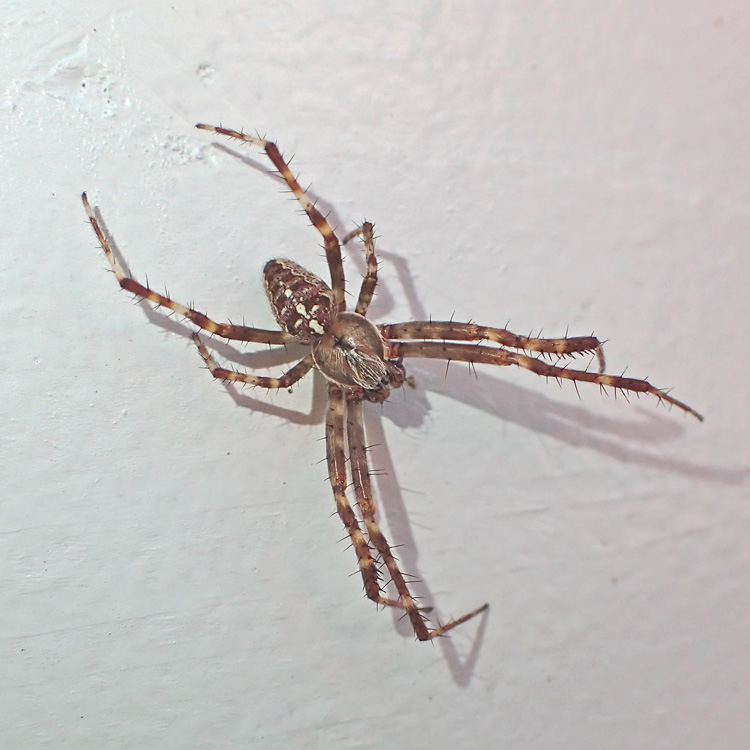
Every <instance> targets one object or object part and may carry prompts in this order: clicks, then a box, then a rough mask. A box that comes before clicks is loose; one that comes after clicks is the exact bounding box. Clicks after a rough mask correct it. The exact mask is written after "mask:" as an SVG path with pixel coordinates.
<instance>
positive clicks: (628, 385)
mask: <svg viewBox="0 0 750 750" xmlns="http://www.w3.org/2000/svg"><path fill="white" fill-rule="evenodd" d="M388 348H389V356H391V357H393V358H398V357H427V358H431V359H448V360H457V361H461V362H472V363H474V364H476V363H481V364H488V365H499V366H501V367H504V366H508V365H516V366H518V367H522V368H523V369H525V370H531V372H535V373H536V374H537V375H541V376H542V377H545V378H556V379H561V380H572V381H574V382H585V383H596V384H597V385H599V386H602V387H605V386H608V387H610V388H613V389H614V390H615V391H617V390H620V391H632V392H634V393H650V394H651V395H653V396H656V398H658V399H659V400H660V401H666V402H667V403H669V404H673V405H674V406H676V407H678V408H679V409H682V410H683V411H685V412H687V413H688V414H692V415H693V416H694V417H696V418H697V419H699V420H700V421H701V422H702V421H703V417H702V416H701V415H700V414H699V413H698V412H697V411H695V410H694V409H692V408H691V407H689V406H688V405H687V404H685V403H683V402H682V401H678V400H677V399H676V398H672V396H670V395H669V394H668V393H666V392H665V391H662V390H660V389H659V388H655V387H654V386H653V385H651V383H649V382H648V381H646V380H638V379H637V378H626V377H624V376H622V375H602V374H600V373H595V372H588V371H587V370H572V369H569V368H567V367H558V366H556V365H551V364H549V363H547V362H543V361H542V360H540V359H536V358H534V357H529V356H527V355H525V354H519V353H518V352H510V351H508V350H507V349H500V348H496V347H493V346H484V345H481V344H476V345H470V344H454V343H451V342H440V341H391V342H389V344H388Z"/></svg>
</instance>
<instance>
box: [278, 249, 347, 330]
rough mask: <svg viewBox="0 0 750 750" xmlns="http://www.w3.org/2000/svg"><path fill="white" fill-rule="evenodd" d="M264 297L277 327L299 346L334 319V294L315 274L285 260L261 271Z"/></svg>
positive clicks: (325, 328) (328, 325) (279, 259)
mask: <svg viewBox="0 0 750 750" xmlns="http://www.w3.org/2000/svg"><path fill="white" fill-rule="evenodd" d="M263 280H264V282H265V287H266V294H268V300H269V302H270V303H271V308H272V309H273V314H274V315H275V317H276V320H277V322H278V324H279V325H280V326H281V328H282V329H283V330H284V331H286V332H287V333H289V334H291V335H292V336H294V337H295V338H296V339H297V340H298V341H300V342H302V343H309V342H310V341H312V340H313V339H314V338H315V337H317V336H322V335H323V334H324V333H325V332H326V331H327V330H328V329H329V327H330V325H331V322H332V320H333V318H334V317H335V316H336V311H337V306H336V300H335V298H334V294H333V291H332V290H331V288H330V287H329V286H328V285H327V284H326V283H325V281H323V279H320V278H318V277H317V276H316V275H315V274H314V273H310V271H308V270H307V269H305V268H302V266H300V265H298V264H297V263H295V262H294V261H291V260H287V259H286V258H275V259H274V260H269V261H268V263H266V265H265V268H264V269H263Z"/></svg>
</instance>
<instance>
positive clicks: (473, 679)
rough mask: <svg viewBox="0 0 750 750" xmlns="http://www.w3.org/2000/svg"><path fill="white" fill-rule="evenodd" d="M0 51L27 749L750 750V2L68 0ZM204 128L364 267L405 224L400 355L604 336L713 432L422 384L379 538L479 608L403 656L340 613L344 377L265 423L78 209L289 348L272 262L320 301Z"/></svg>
mask: <svg viewBox="0 0 750 750" xmlns="http://www.w3.org/2000/svg"><path fill="white" fill-rule="evenodd" d="M3 24H4V28H5V38H4V41H3V52H2V58H1V59H0V65H2V75H1V76H0V82H1V83H2V87H3V92H2V100H1V102H2V103H1V104H0V107H1V109H0V113H1V115H0V117H1V119H0V124H1V126H2V130H1V132H2V147H1V149H0V169H1V171H2V181H1V182H0V190H1V191H2V196H1V198H2V200H0V211H2V213H3V217H2V221H1V222H0V247H1V250H0V278H1V279H2V290H3V292H2V295H0V313H1V314H2V324H3V329H2V330H3V334H2V342H3V344H2V355H1V361H2V372H1V373H0V376H1V377H2V382H1V383H0V388H1V392H2V401H0V430H2V435H1V436H0V440H1V442H0V445H1V448H0V451H1V452H0V474H1V475H2V477H3V482H2V484H3V485H4V491H3V493H2V494H3V497H2V503H1V504H0V522H1V524H2V533H0V569H1V570H2V574H0V646H1V647H2V657H1V658H2V664H3V666H2V673H3V676H2V683H3V688H2V690H1V691H0V745H1V746H2V747H7V748H11V747H13V748H47V747H50V748H52V747H54V748H61V747H70V748H101V747H107V748H130V747H159V748H192V747H195V748H209V747H211V748H213V747H216V748H235V747H263V748H276V747H285V748H289V747H294V748H297V747H305V748H307V747H310V748H317V747H347V748H348V747H363V748H369V747H372V748H375V747H377V748H381V747H394V748H399V747H403V748H427V747H431V748H439V747H476V748H491V747H503V748H524V749H525V748H566V749H568V748H597V749H598V750H600V749H602V748H655V747H664V748H681V749H685V748H725V749H732V748H745V747H746V746H747V744H746V743H747V736H748V732H749V731H750V722H749V721H748V712H747V706H748V698H749V697H750V696H749V695H748V693H749V689H748V685H749V684H750V656H749V655H748V653H749V652H748V627H749V626H750V606H749V605H750V593H749V592H748V580H750V545H749V544H748V537H749V536H750V510H749V509H748V502H747V500H748V492H747V489H748V468H749V467H750V451H749V450H748V434H749V431H748V419H747V416H748V410H749V408H750V388H749V387H748V377H747V370H748V366H749V365H750V360H749V358H748V355H747V350H746V349H745V348H744V344H745V339H746V338H747V336H746V334H747V325H748V313H749V312H750V310H749V305H748V295H747V274H748V266H749V263H748V257H749V256H748V241H749V240H750V211H749V209H748V206H749V205H750V194H749V193H750V173H749V167H748V164H749V162H748V146H747V143H748V118H749V117H750V104H749V103H748V102H749V101H750V100H749V99H748V96H747V92H748V87H749V86H750V57H748V53H747V49H748V47H747V39H748V32H749V31H750V29H749V28H748V27H749V25H750V8H748V5H747V3H745V2H742V1H741V0H727V1H726V2H709V1H708V0H703V1H701V0H679V1H678V0H666V1H664V2H660V3H652V2H646V1H645V0H631V1H630V2H608V3H602V2H599V1H594V0H589V1H588V2H587V1H586V0H571V1H570V2H564V3H563V2H536V1H533V2H528V1H527V0H523V1H521V0H516V1H513V0H508V1H504V2H484V3H481V2H463V3H459V2H453V3H451V2H425V1H417V2H410V3H396V2H381V3H363V2H336V3H313V2H307V1H304V0H299V1H298V2H295V3H267V2H257V0H244V1H241V2H240V1H238V0H226V2H223V3H207V2H204V1H201V2H196V1H193V0H187V1H186V2H182V3H165V2H164V3H158V4H155V3H152V2H144V0H130V1H129V2H122V1H118V0H101V1H100V2H98V3H95V4H92V3H77V2H74V0H58V1H57V2H56V3H54V4H50V3H40V2H26V3H13V4H6V7H5V8H4V10H3ZM198 121H206V122H213V123H218V122H222V123H224V124H226V125H228V126H233V127H237V128H240V127H244V128H246V129H248V130H254V129H258V130H259V131H261V132H262V133H265V134H267V135H268V136H269V137H272V138H274V139H276V140H277V141H278V142H279V144H280V145H281V146H282V148H284V149H285V150H286V152H287V153H292V152H294V153H296V159H295V162H294V166H295V169H296V170H297V171H299V172H300V173H301V179H302V180H303V181H304V182H309V181H312V182H313V192H314V193H315V195H317V196H319V197H320V198H321V201H322V204H323V205H324V206H325V207H327V208H330V209H331V211H332V220H333V221H336V222H338V223H340V225H341V227H342V231H347V230H349V229H351V228H352V227H353V226H355V224H356V223H357V222H359V221H361V220H362V219H363V218H365V217H366V218H368V219H370V220H373V221H375V222H376V223H377V230H378V233H379V235H380V240H379V249H380V254H381V258H382V260H383V264H382V267H381V273H382V286H381V288H380V293H379V296H378V298H377V300H376V303H375V305H374V307H373V313H374V316H375V318H376V319H378V320H380V321H395V320H402V319H409V318H412V317H414V316H432V317H434V318H442V317H447V316H450V315H451V314H454V315H455V317H456V319H464V320H465V319H474V320H478V321H480V322H483V323H486V324H495V325H504V324H505V323H506V322H507V321H510V325H511V327H514V328H516V329H518V330H519V331H520V332H522V333H527V332H528V331H530V330H534V331H535V332H536V331H538V329H540V328H543V329H544V332H545V333H546V334H548V335H561V334H562V333H564V331H565V330H566V328H567V327H568V326H569V328H570V331H571V333H582V334H588V333H590V332H591V331H592V330H595V331H596V333H597V334H598V335H600V336H601V337H602V338H604V339H607V340H608V343H607V356H608V362H609V367H610V370H611V371H612V372H614V373H620V372H622V371H623V370H624V369H625V368H626V367H627V368H628V369H627V372H628V374H629V375H633V376H649V377H651V378H652V380H653V381H654V382H655V383H656V384H657V385H659V386H673V387H674V389H675V390H674V393H675V395H677V396H678V397H679V398H684V399H685V400H686V401H688V402H689V403H690V404H692V405H694V406H695V407H696V408H698V409H699V410H701V411H702V412H704V413H705V415H706V422H705V423H704V424H699V423H698V422H697V421H695V420H693V419H691V418H689V417H685V416H684V415H683V414H681V413H678V412H677V411H676V410H672V411H671V412H667V411H666V410H664V409H662V408H659V407H658V406H657V404H656V403H655V400H653V399H648V398H642V399H640V400H636V399H633V400H632V403H630V404H628V403H626V402H625V401H624V400H622V399H620V398H618V399H617V400H615V399H613V398H611V397H610V398H606V397H603V396H600V394H599V393H598V391H597V389H596V388H581V398H580V400H578V398H577V396H576V393H575V390H574V389H573V388H572V387H570V386H564V387H563V388H562V389H560V388H558V387H557V386H556V385H555V384H554V383H550V384H545V382H544V381H542V380H539V379H538V378H536V377H535V376H533V375H531V374H529V373H524V372H506V371H488V369H486V368H485V369H484V370H482V371H480V372H479V373H478V377H477V378H474V377H473V375H471V374H470V373H468V372H467V369H466V368H465V367H462V366H457V365H455V366H452V367H451V369H450V372H449V374H448V377H447V378H445V377H444V369H445V368H444V365H442V364H441V363H413V364H412V366H411V369H410V372H411V373H412V374H413V375H415V377H416V380H417V389H416V390H413V391H412V390H404V392H399V393H395V394H394V395H393V398H392V400H391V402H389V403H388V404H386V405H385V406H384V408H383V409H382V410H381V409H379V408H377V407H374V408H369V409H368V427H369V430H370V436H371V442H373V443H380V444H381V445H380V446H379V447H378V448H377V449H375V450H374V463H375V465H376V466H377V467H378V468H381V469H387V470H388V475H387V476H385V477H382V478H379V480H378V489H379V495H380V503H381V506H382V507H383V509H384V517H385V518H386V519H387V520H388V524H387V525H388V528H389V533H390V536H391V537H392V539H393V540H394V542H396V543H402V544H404V547H402V548H401V550H400V555H401V559H402V561H403V563H404V567H405V568H406V569H407V570H409V571H410V572H412V573H416V574H418V575H419V576H420V577H422V578H423V580H424V582H425V586H426V589H427V590H428V592H429V595H430V597H431V600H432V601H433V603H434V604H435V606H436V608H437V609H436V611H437V612H439V614H440V616H442V617H448V616H450V615H459V614H462V613H463V612H465V611H466V610H468V609H470V608H472V607H475V606H477V605H479V604H481V603H482V602H484V601H489V602H490V604H491V607H492V608H491V611H490V612H489V614H488V616H487V617H486V619H484V620H481V621H477V622H472V623H471V624H468V625H466V626H464V627H463V628H461V629H459V630H457V631H455V633H454V635H453V637H452V638H451V639H450V640H445V641H441V642H440V643H437V644H436V645H423V644H418V643H414V642H413V639H412V635H411V633H410V631H409V628H408V627H406V626H405V623H398V622H396V621H395V620H394V618H393V616H392V615H391V614H390V613H388V612H381V613H377V612H376V611H375V608H374V606H372V605H371V604H370V603H369V602H368V601H366V600H365V599H363V598H362V596H361V592H360V582H359V580H358V578H357V577H356V576H355V577H349V576H350V574H352V573H354V571H355V570H356V565H355V559H354V555H353V553H352V551H351V550H349V549H347V548H346V547H347V545H346V543H344V542H340V539H341V537H342V536H343V531H342V528H341V525H340V522H339V521H338V519H337V518H336V517H335V516H331V513H332V512H333V510H334V505H333V500H332V497H331V495H330V489H329V487H328V486H327V484H326V482H325V466H324V464H321V463H319V462H320V459H321V458H322V457H323V455H324V445H323V443H322V442H320V438H321V437H322V435H323V424H322V402H323V389H322V383H321V382H320V380H319V379H317V378H316V379H314V378H308V379H306V381H305V382H303V383H301V384H300V385H299V386H298V387H296V388H295V390H294V393H293V394H291V395H290V394H288V393H286V392H280V393H272V394H266V393H264V392H254V391H251V390H246V391H244V392H243V395H242V397H241V398H240V399H239V405H237V404H236V403H235V401H233V400H232V398H231V397H230V395H229V394H228V393H227V392H226V391H225V389H223V388H222V387H221V386H220V385H219V384H217V383H216V382H213V380H212V379H211V378H210V377H209V375H208V374H207V373H206V372H205V371H204V370H202V369H201V367H200V361H199V359H198V357H197V354H196V353H195V351H194V348H193V346H192V344H191V342H190V340H189V338H187V336H186V330H187V328H186V327H185V326H182V325H181V324H180V323H179V322H176V321H168V322H165V320H164V318H162V317H161V316H159V315H154V314H151V313H149V312H148V311H147V310H144V309H143V307H141V306H138V305H133V304H130V302H129V299H128V297H127V296H126V295H125V294H118V292H117V288H116V284H115V281H114V279H113V278H112V276H111V275H110V274H107V273H106V272H105V271H106V262H105V259H104V257H103V254H102V253H101V251H100V250H99V249H98V248H97V246H96V242H95V239H94V237H93V235H92V232H91V230H90V228H89V227H88V226H87V225H86V223H85V220H84V219H85V217H84V213H83V210H82V207H81V204H80V200H79V194H80V192H81V190H83V189H86V190H88V191H89V194H90V197H91V200H92V202H93V203H94V204H95V205H97V206H98V207H99V208H100V210H101V213H102V215H103V217H104V220H105V222H106V224H107V226H108V227H109V230H110V232H111V234H112V236H113V238H114V240H115V242H116V243H117V246H118V247H119V249H120V251H121V252H122V253H123V255H124V257H125V259H126V261H127V263H128V264H129V266H130V268H131V269H132V271H133V273H134V274H135V275H136V276H138V277H139V278H141V279H144V278H145V275H146V273H147V274H148V278H149V280H150V281H151V283H152V284H153V285H154V286H155V287H157V288H162V287H163V286H164V285H167V286H168V288H169V290H170V292H171V293H172V294H173V296H174V297H175V298H177V299H179V300H182V301H186V302H187V301H191V300H194V301H195V303H196V304H197V306H198V307H199V308H200V309H203V310H208V311H210V312H211V313H212V314H213V315H214V316H215V317H216V318H218V319H225V318H232V319H234V320H241V319H242V318H243V317H244V318H245V320H246V321H247V322H249V323H254V324H257V325H267V326H270V325H272V317H271V315H270V313H269V312H268V310H267V306H266V302H265V299H264V295H263V293H262V290H261V287H260V283H259V272H260V269H261V267H262V265H263V263H264V262H265V260H266V259H267V258H269V257H272V256H275V255H279V256H289V257H294V258H295V259H297V260H298V261H300V262H302V263H304V264H306V265H309V266H310V267H311V268H312V269H313V270H315V271H317V272H319V273H321V274H323V273H325V269H324V266H323V264H322V259H321V257H320V256H321V253H320V250H319V248H318V244H319V239H318V237H317V236H316V234H315V232H314V231H313V230H312V229H311V228H310V227H309V226H308V225H307V222H306V220H305V219H304V217H300V216H298V215H297V213H296V212H295V208H296V207H295V205H294V204H292V203H290V202H288V201H287V200H286V198H287V197H288V196H286V195H280V194H279V186H278V184H277V183H276V182H275V181H274V180H273V179H271V178H269V177H268V176H266V175H264V174H263V173H262V172H260V171H259V170H257V169H255V168H253V165H252V163H246V162H243V161H242V160H241V159H238V158H237V157H236V156H235V155H234V154H233V153H231V152H228V151H227V150H226V149H227V148H228V147H229V148H231V147H232V144H227V143H220V144H219V145H217V143H218V139H214V138H212V137H211V136H210V135H208V134H206V133H203V132H200V131H196V130H194V129H193V127H192V126H193V124H194V123H196V122H198ZM241 153H242V154H243V155H244V156H247V157H248V158H252V159H254V160H256V161H257V162H258V163H262V157H259V156H257V154H255V153H253V152H252V150H242V151H241ZM353 255H354V256H356V253H354V254H353ZM350 261H351V262H350V265H349V269H350V270H349V276H350V278H352V279H357V278H358V276H359V274H360V273H361V271H362V267H363V266H362V262H361V258H359V257H352V258H351V259H350ZM219 354H220V356H225V355H227V354H228V352H227V351H226V350H219ZM250 363H252V364H253V365H262V366H268V368H269V371H272V372H276V371H278V370H280V369H281V367H282V364H283V359H282V358H280V357H276V356H272V355H269V354H267V353H263V354H260V355H259V356H258V357H251V356H249V355H245V354H243V355H241V356H240V357H239V358H238V360H237V364H239V365H243V364H244V365H247V364H250ZM261 371H264V370H261ZM311 399H312V403H313V404H314V406H313V408H312V413H311V415H310V416H305V415H306V414H310V403H311ZM248 407H249V408H248Z"/></svg>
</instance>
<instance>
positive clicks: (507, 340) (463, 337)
mask: <svg viewBox="0 0 750 750" xmlns="http://www.w3.org/2000/svg"><path fill="white" fill-rule="evenodd" d="M378 328H379V329H380V333H381V334H382V335H383V337H384V338H386V339H443V340H444V341H493V342H495V343H496V344H500V346H509V347H511V348H512V349H523V350H526V351H532V352H540V353H541V354H556V355H557V356H559V357H569V356H572V355H575V354H590V353H598V352H600V351H601V346H602V344H601V342H600V341H599V339H597V338H596V337H595V336H565V337H564V338H557V339H541V338H533V337H531V336H519V335H518V334H516V333H511V332H510V331H506V330H505V329H504V328H490V327H488V326H480V325H476V324H475V323H456V322H454V321H452V320H446V321H439V320H430V321H426V320H425V321H419V320H414V321H410V322H408V323H391V324H389V325H381V326H378Z"/></svg>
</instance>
